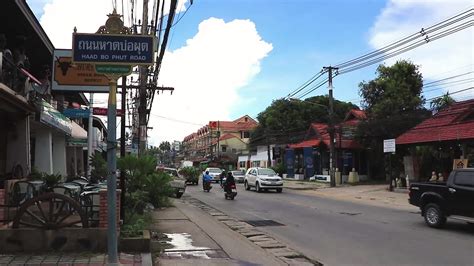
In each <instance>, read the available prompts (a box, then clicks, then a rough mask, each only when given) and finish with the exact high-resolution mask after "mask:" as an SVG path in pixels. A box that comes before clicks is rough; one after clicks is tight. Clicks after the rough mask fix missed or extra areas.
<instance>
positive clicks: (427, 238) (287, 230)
mask: <svg viewBox="0 0 474 266" xmlns="http://www.w3.org/2000/svg"><path fill="white" fill-rule="evenodd" d="M238 193H239V194H238V195H237V197H236V200H234V201H230V200H225V199H224V193H223V191H222V190H221V188H220V187H219V185H217V184H216V185H213V189H212V190H211V192H210V193H206V192H203V191H202V187H201V186H200V185H199V186H188V187H187V189H186V194H188V195H190V196H192V197H195V198H197V199H199V200H201V201H203V202H205V203H207V204H208V205H211V206H213V207H214V208H217V209H219V210H221V211H222V212H224V213H226V214H228V215H230V216H233V217H235V218H238V219H240V220H274V221H276V222H279V223H282V224H284V226H264V227H258V229H259V230H262V231H264V232H266V233H268V234H269V235H272V236H273V237H275V238H277V239H278V240H280V241H282V242H284V243H286V244H287V245H289V246H290V247H292V248H294V249H296V250H298V251H300V252H302V253H303V254H305V255H306V256H308V257H310V258H313V259H316V260H318V261H320V262H322V263H324V264H325V265H402V264H403V265H474V228H473V227H472V226H469V225H467V224H465V223H461V222H456V221H452V220H451V221H449V220H448V224H447V226H446V228H445V229H442V230H437V229H432V228H429V227H427V226H426V225H425V224H424V221H423V218H422V217H421V216H420V214H419V213H418V212H417V211H416V210H414V211H407V210H397V209H391V208H383V207H376V206H369V205H364V204H361V203H352V202H347V201H338V200H334V199H328V198H323V197H317V196H308V195H302V194H300V193H298V191H291V190H284V191H283V193H281V194H279V193H275V192H265V193H256V192H255V191H253V190H251V191H245V189H244V188H243V186H241V185H239V186H238Z"/></svg>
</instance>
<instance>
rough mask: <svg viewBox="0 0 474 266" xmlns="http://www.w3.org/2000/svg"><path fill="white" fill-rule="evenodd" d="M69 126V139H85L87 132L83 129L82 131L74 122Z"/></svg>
mask: <svg viewBox="0 0 474 266" xmlns="http://www.w3.org/2000/svg"><path fill="white" fill-rule="evenodd" d="M71 124H72V132H71V138H74V139H87V131H86V130H85V129H83V128H82V127H81V126H79V125H78V124H77V123H76V122H74V121H72V122H71Z"/></svg>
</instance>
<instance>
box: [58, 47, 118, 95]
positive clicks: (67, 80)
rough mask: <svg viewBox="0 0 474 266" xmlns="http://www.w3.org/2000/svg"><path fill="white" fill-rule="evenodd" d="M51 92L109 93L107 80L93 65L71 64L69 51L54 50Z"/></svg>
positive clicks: (70, 52)
mask: <svg viewBox="0 0 474 266" xmlns="http://www.w3.org/2000/svg"><path fill="white" fill-rule="evenodd" d="M51 85H52V87H51V88H52V90H56V91H81V92H109V80H108V79H107V77H105V76H104V75H102V74H97V73H96V72H95V68H94V65H93V64H89V63H74V64H73V63H72V51H71V50H65V49H60V50H54V56H53V82H52V84H51Z"/></svg>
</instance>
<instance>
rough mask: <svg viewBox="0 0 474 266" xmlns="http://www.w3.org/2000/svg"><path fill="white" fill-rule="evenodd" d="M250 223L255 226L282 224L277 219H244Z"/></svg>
mask: <svg viewBox="0 0 474 266" xmlns="http://www.w3.org/2000/svg"><path fill="white" fill-rule="evenodd" d="M244 222H246V223H248V224H250V225H253V226H255V227H258V226H284V224H282V223H279V222H277V221H273V220H247V221H244Z"/></svg>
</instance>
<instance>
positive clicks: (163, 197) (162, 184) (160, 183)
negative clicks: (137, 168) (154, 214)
mask: <svg viewBox="0 0 474 266" xmlns="http://www.w3.org/2000/svg"><path fill="white" fill-rule="evenodd" d="M171 179H172V177H171V176H170V175H169V174H167V173H153V174H150V175H148V176H147V177H146V179H145V190H146V191H147V192H148V198H149V200H150V203H151V204H153V206H155V208H158V207H165V206H169V205H170V202H169V199H168V196H171V194H172V193H173V190H172V188H171V186H170V181H171Z"/></svg>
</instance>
